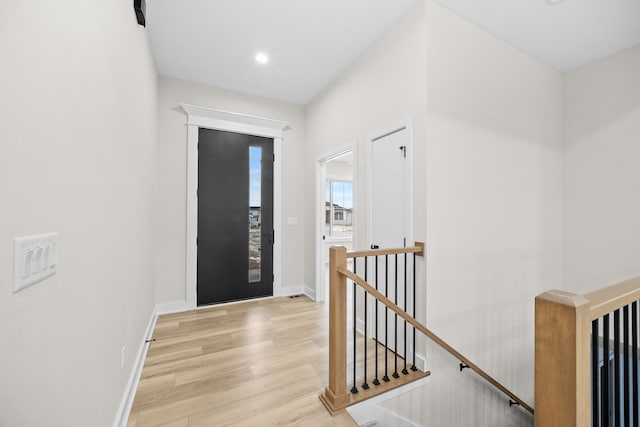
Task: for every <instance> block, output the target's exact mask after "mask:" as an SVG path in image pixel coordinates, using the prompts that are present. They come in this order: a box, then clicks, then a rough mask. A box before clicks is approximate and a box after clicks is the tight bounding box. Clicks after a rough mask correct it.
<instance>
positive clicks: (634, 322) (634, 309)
mask: <svg viewBox="0 0 640 427" xmlns="http://www.w3.org/2000/svg"><path fill="white" fill-rule="evenodd" d="M631 337H632V338H631V341H632V347H631V348H632V352H631V353H632V358H631V360H633V400H632V402H633V425H634V426H636V427H637V426H639V425H640V419H639V418H638V404H639V402H640V396H639V395H638V378H639V377H640V376H639V375H638V301H635V302H634V303H633V305H632V306H631Z"/></svg>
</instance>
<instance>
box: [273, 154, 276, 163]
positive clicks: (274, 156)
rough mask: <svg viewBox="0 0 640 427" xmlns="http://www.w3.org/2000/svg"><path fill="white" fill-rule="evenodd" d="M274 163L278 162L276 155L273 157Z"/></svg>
mask: <svg viewBox="0 0 640 427" xmlns="http://www.w3.org/2000/svg"><path fill="white" fill-rule="evenodd" d="M273 161H274V162H275V161H276V155H275V154H274V155H273Z"/></svg>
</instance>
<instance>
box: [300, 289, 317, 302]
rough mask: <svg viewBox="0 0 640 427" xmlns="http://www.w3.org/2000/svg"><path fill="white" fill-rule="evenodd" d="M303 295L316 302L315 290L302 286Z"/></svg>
mask: <svg viewBox="0 0 640 427" xmlns="http://www.w3.org/2000/svg"><path fill="white" fill-rule="evenodd" d="M302 293H303V294H305V295H306V296H308V297H309V298H311V299H312V300H314V301H318V300H317V299H316V290H315V289H314V288H310V287H308V286H304V290H303V291H302Z"/></svg>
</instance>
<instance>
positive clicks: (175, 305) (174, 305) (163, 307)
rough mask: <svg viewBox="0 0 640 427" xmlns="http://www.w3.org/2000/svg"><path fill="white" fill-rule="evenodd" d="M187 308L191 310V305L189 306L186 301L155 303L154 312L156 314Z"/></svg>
mask: <svg viewBox="0 0 640 427" xmlns="http://www.w3.org/2000/svg"><path fill="white" fill-rule="evenodd" d="M189 310H193V307H190V306H189V305H188V304H187V302H186V301H176V302H168V303H164V304H156V313H157V314H158V316H159V315H161V314H171V313H181V312H183V311H189Z"/></svg>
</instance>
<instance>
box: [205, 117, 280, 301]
mask: <svg viewBox="0 0 640 427" xmlns="http://www.w3.org/2000/svg"><path fill="white" fill-rule="evenodd" d="M269 295H273V139H271V138H264V137H259V136H251V135H244V134H238V133H233V132H224V131H217V130H211V129H202V128H201V129H200V132H199V144H198V305H207V304H214V303H218V302H225V301H236V300H242V299H248V298H256V297H261V296H269Z"/></svg>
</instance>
